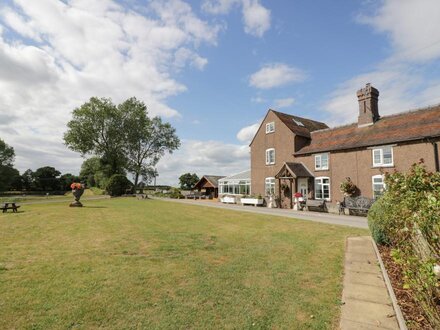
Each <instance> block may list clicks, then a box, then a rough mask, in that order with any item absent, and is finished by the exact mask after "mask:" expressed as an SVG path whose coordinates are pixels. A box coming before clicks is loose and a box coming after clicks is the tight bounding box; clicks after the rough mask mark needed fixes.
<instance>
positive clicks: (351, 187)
mask: <svg viewBox="0 0 440 330" xmlns="http://www.w3.org/2000/svg"><path fill="white" fill-rule="evenodd" d="M340 190H341V192H342V193H343V194H344V196H347V197H351V196H354V195H355V194H356V193H357V190H358V188H357V187H356V185H355V184H354V183H353V181H351V179H350V177H347V178H345V181H343V182H342V183H341V186H340Z"/></svg>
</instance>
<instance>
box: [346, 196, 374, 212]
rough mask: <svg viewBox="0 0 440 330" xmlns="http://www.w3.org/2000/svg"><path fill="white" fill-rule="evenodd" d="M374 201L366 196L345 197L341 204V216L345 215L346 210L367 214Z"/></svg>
mask: <svg viewBox="0 0 440 330" xmlns="http://www.w3.org/2000/svg"><path fill="white" fill-rule="evenodd" d="M374 201H375V200H374V199H372V198H368V197H364V196H358V197H344V201H342V202H341V204H339V214H341V213H342V214H344V213H345V209H348V210H349V211H350V210H351V211H359V213H367V212H368V210H369V209H370V207H371V205H373V203H374Z"/></svg>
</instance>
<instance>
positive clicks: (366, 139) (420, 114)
mask: <svg viewBox="0 0 440 330" xmlns="http://www.w3.org/2000/svg"><path fill="white" fill-rule="evenodd" d="M438 136H440V105H437V106H434V107H429V108H425V109H421V110H416V111H411V112H405V113H400V114H396V115H391V116H386V117H381V118H380V119H379V120H378V121H377V122H376V123H374V124H373V125H370V126H366V127H358V125H357V123H355V124H351V125H347V126H341V127H336V128H331V129H324V130H319V131H315V132H313V133H311V141H310V144H309V145H307V146H305V147H303V148H302V149H300V150H299V151H298V152H296V153H295V155H303V154H311V153H316V152H325V151H336V150H346V149H355V148H361V147H369V146H378V145H385V144H392V143H397V142H404V141H414V140H421V139H424V138H428V137H438Z"/></svg>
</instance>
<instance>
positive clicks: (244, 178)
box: [218, 170, 251, 195]
mask: <svg viewBox="0 0 440 330" xmlns="http://www.w3.org/2000/svg"><path fill="white" fill-rule="evenodd" d="M218 185H219V194H220V195H250V194H251V171H249V170H248V171H244V172H240V173H237V174H234V175H231V176H227V177H225V178H223V179H220V180H219V181H218Z"/></svg>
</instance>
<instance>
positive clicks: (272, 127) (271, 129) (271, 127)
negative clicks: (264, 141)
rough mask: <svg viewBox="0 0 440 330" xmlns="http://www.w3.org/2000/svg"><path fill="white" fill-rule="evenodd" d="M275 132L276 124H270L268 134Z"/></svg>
mask: <svg viewBox="0 0 440 330" xmlns="http://www.w3.org/2000/svg"><path fill="white" fill-rule="evenodd" d="M273 132H275V122H273V121H272V122H270V123H267V124H266V134H269V133H273Z"/></svg>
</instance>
